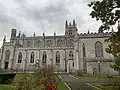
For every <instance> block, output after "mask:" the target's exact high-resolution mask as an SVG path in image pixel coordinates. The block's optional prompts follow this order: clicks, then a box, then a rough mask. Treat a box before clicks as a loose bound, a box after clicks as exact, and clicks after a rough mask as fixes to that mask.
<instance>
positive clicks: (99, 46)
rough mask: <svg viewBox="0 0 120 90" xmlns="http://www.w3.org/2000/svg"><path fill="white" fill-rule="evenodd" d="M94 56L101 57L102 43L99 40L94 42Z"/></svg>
mask: <svg viewBox="0 0 120 90" xmlns="http://www.w3.org/2000/svg"><path fill="white" fill-rule="evenodd" d="M95 57H103V45H102V43H101V42H100V41H97V42H96V43H95Z"/></svg>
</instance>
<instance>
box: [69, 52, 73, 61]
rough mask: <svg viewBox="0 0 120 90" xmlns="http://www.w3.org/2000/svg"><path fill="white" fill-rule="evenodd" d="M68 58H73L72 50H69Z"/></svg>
mask: <svg viewBox="0 0 120 90" xmlns="http://www.w3.org/2000/svg"><path fill="white" fill-rule="evenodd" d="M69 59H70V60H73V59H74V55H73V52H72V51H70V52H69Z"/></svg>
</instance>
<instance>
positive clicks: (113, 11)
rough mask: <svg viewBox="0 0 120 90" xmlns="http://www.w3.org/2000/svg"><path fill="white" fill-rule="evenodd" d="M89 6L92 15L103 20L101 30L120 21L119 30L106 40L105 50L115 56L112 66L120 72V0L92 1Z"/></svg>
mask: <svg viewBox="0 0 120 90" xmlns="http://www.w3.org/2000/svg"><path fill="white" fill-rule="evenodd" d="M88 6H89V7H91V8H92V11H91V13H90V16H92V18H96V20H97V21H98V20H100V21H102V25H101V26H100V28H99V32H103V31H104V30H109V29H110V26H112V25H115V24H116V23H117V22H118V31H117V32H114V33H113V34H112V35H111V36H110V37H109V38H108V39H106V40H105V42H107V43H108V44H109V45H108V48H106V49H105V50H106V52H107V53H110V54H112V55H113V56H114V58H115V63H114V64H113V65H111V67H112V68H114V70H116V71H119V74H120V23H119V19H120V0H98V1H92V2H91V3H90V4H88Z"/></svg>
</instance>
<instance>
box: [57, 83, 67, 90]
mask: <svg viewBox="0 0 120 90" xmlns="http://www.w3.org/2000/svg"><path fill="white" fill-rule="evenodd" d="M57 87H58V90H69V89H68V88H67V86H66V85H65V84H64V83H57Z"/></svg>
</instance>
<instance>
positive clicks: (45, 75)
mask: <svg viewBox="0 0 120 90" xmlns="http://www.w3.org/2000/svg"><path fill="white" fill-rule="evenodd" d="M34 66H35V68H36V71H35V72H34V77H35V82H36V85H37V86H39V85H43V86H44V87H45V90H48V88H49V87H48V82H50V83H51V85H52V86H54V83H55V82H56V81H58V80H59V74H58V73H54V72H55V67H53V66H51V65H46V64H43V65H42V67H41V65H40V60H38V61H37V62H36V63H35V65H34Z"/></svg>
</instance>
